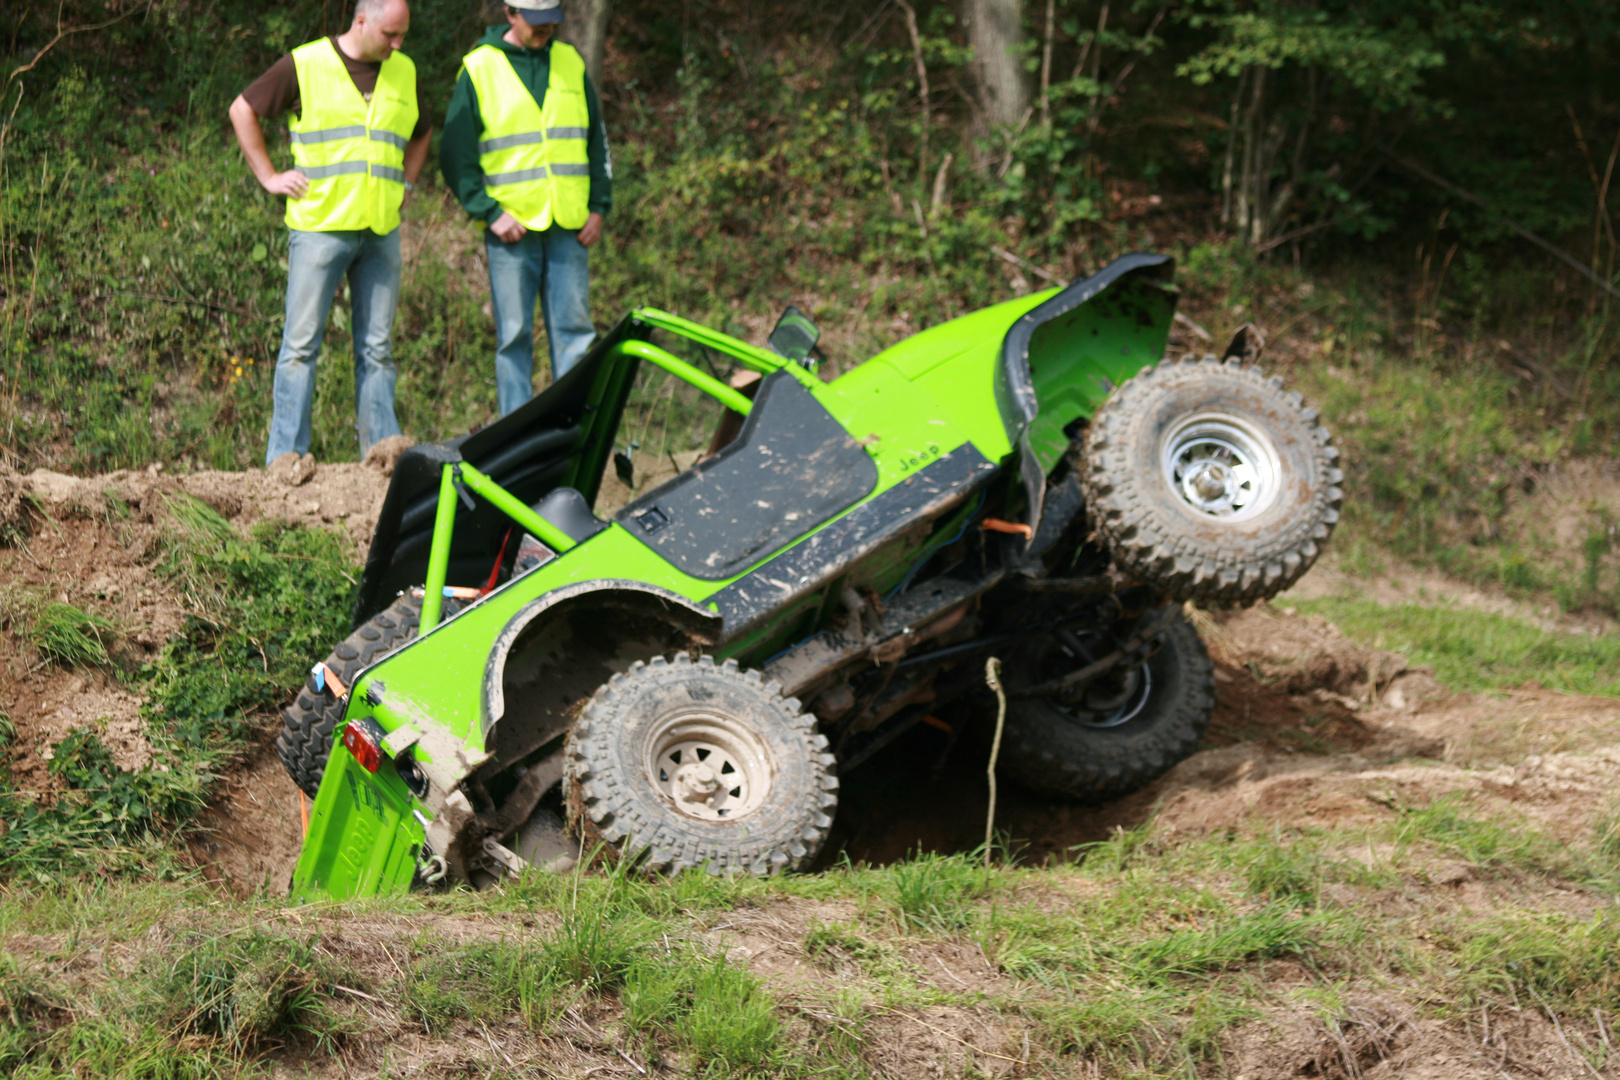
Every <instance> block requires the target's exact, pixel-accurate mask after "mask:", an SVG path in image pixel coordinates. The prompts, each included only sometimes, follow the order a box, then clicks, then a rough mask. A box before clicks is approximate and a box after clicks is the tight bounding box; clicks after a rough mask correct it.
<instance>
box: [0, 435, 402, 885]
mask: <svg viewBox="0 0 1620 1080" xmlns="http://www.w3.org/2000/svg"><path fill="white" fill-rule="evenodd" d="M395 457H397V454H396V455H395ZM392 460H393V459H391V458H389V457H388V456H387V455H386V454H384V455H381V456H380V457H379V458H378V461H377V462H376V463H375V464H373V465H356V464H343V465H315V464H314V463H313V462H312V461H311V462H309V467H308V468H299V469H298V470H294V471H292V472H291V473H290V474H289V473H288V472H287V471H286V470H283V471H282V472H280V473H271V472H267V471H260V470H253V471H249V472H243V473H226V472H200V473H192V474H187V475H184V476H166V475H165V474H164V473H163V472H162V470H161V469H158V468H151V469H146V470H141V471H120V472H114V473H109V474H106V475H104V476H97V477H90V478H79V477H73V476H66V475H64V474H62V473H55V472H51V471H49V470H46V469H39V470H36V471H35V472H33V473H31V474H29V475H28V476H20V475H18V474H17V473H15V472H13V471H11V470H9V469H7V468H5V467H4V466H0V582H3V583H4V584H3V585H0V672H4V681H3V684H0V712H3V713H4V714H5V715H7V716H8V717H9V718H10V720H11V723H12V725H13V726H14V727H15V728H16V736H15V738H14V739H13V740H12V743H11V745H10V746H9V747H7V748H6V749H5V750H4V751H0V753H3V754H4V755H5V765H6V767H8V768H9V769H10V771H11V773H12V776H13V778H14V781H15V783H16V786H17V788H18V789H20V790H23V791H28V792H33V793H36V794H37V795H39V796H41V797H46V798H48V797H50V794H51V793H52V792H53V791H54V790H56V786H57V782H56V778H55V777H53V776H52V775H51V774H50V771H49V763H50V761H51V759H52V756H53V747H55V746H56V744H58V743H59V742H61V740H62V739H63V738H64V737H66V736H67V735H68V733H69V732H71V731H73V730H75V729H77V728H90V729H92V730H94V731H95V732H96V733H97V735H98V736H99V737H100V738H101V741H102V742H103V743H104V744H105V745H106V747H107V748H108V750H109V751H111V753H112V755H113V758H114V760H115V762H116V763H117V764H118V766H119V767H120V768H122V769H126V770H135V769H139V768H141V767H142V766H144V765H145V764H146V763H147V762H148V761H149V760H150V758H151V748H150V747H149V746H148V745H147V743H146V740H145V738H144V735H143V733H142V730H143V728H142V721H141V707H142V705H143V704H144V700H143V699H142V698H141V696H140V695H139V694H138V693H135V692H132V691H131V690H129V689H128V688H127V687H124V686H122V685H120V684H119V683H118V681H117V680H116V679H114V678H113V677H111V676H110V675H109V674H107V673H106V672H103V671H100V670H97V669H94V668H82V669H77V670H67V671H64V670H62V669H61V668H59V667H57V666H54V665H53V664H51V663H50V662H49V661H48V659H47V657H46V656H45V655H43V654H42V653H41V652H40V650H39V648H38V643H37V642H36V641H34V640H33V638H32V636H31V634H30V632H29V627H30V626H32V624H33V619H32V613H33V612H34V611H36V610H37V609H38V608H39V607H40V606H41V605H44V604H50V603H58V604H70V605H73V606H74V607H77V608H81V609H83V610H86V611H90V612H93V613H95V614H96V615H98V616H101V617H103V618H106V619H107V620H109V621H110V622H111V623H112V624H113V626H114V627H115V630H114V632H113V633H112V634H111V635H110V637H109V639H108V642H107V645H108V648H109V650H110V653H111V655H112V658H113V660H115V661H117V662H119V663H122V664H124V665H126V666H129V665H138V664H139V663H141V662H143V661H145V660H148V659H150V658H151V657H153V656H155V655H156V654H157V653H158V651H159V650H161V649H162V648H163V645H164V644H165V642H167V641H168V640H169V639H171V638H172V637H174V636H175V635H177V634H178V633H179V632H180V631H181V629H182V627H183V626H184V625H185V620H186V618H187V616H188V614H190V613H191V604H190V602H189V601H188V600H187V598H186V597H185V596H183V595H181V594H179V593H178V592H176V591H175V589H174V587H173V586H172V585H171V584H170V583H169V582H168V581H167V580H166V579H165V578H163V577H162V576H160V575H159V574H157V573H156V572H155V570H154V566H155V563H156V560H157V559H158V558H159V557H160V555H161V546H162V539H163V536H164V533H165V531H166V530H168V529H170V528H172V527H173V523H172V519H171V518H170V516H169V511H168V507H167V502H168V500H170V499H172V498H174V497H175V496H176V495H178V494H181V493H184V494H186V495H191V496H193V497H195V498H197V499H200V500H202V501H203V502H205V503H207V504H208V505H209V506H211V507H213V508H214V509H215V510H216V511H218V512H219V514H220V515H221V516H223V517H224V518H225V519H226V520H228V521H230V522H231V523H232V524H233V525H235V526H237V527H238V528H240V529H243V530H247V529H249V528H251V527H252V526H253V525H255V524H257V523H259V522H261V521H266V520H272V519H279V520H285V521H291V522H298V523H303V524H320V525H326V526H336V527H338V528H339V529H340V530H341V531H342V532H343V533H344V534H345V535H346V536H348V538H349V540H350V542H351V544H352V552H353V556H354V558H355V560H356V561H359V560H360V559H361V558H363V557H364V554H365V551H366V547H367V546H368V545H369V544H370V541H371V533H372V531H373V529H374V528H375V526H376V518H377V512H378V510H379V509H380V508H381V505H382V499H383V496H384V495H385V493H386V491H387V484H388V480H387V473H386V471H385V470H387V469H389V468H391V466H392ZM35 508H37V510H36V509H35ZM289 790H291V789H290V788H289ZM296 815H297V808H296V803H294V805H293V818H292V820H293V821H294V822H296V819H297V818H296ZM283 825H285V820H284V819H278V821H277V824H276V829H275V836H278V837H279V836H281V835H282V833H284V832H285V830H284V829H282V828H281V826H283ZM294 836H296V833H295V834H294ZM261 841H263V843H264V844H267V845H268V846H267V849H266V850H267V854H266V856H265V858H267V859H273V853H274V852H275V851H277V850H278V848H277V841H276V840H274V839H273V838H270V837H269V836H268V834H267V836H266V837H264V838H261ZM256 843H259V842H256ZM244 873H247V874H248V875H249V876H252V875H253V874H255V873H256V874H257V877H254V880H258V879H259V878H262V876H263V874H262V872H261V871H257V870H250V871H244ZM234 876H235V875H233V877H234Z"/></svg>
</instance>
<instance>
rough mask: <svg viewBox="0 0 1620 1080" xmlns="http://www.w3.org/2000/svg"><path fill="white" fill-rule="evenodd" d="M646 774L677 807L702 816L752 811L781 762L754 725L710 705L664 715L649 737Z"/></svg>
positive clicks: (727, 817)
mask: <svg viewBox="0 0 1620 1080" xmlns="http://www.w3.org/2000/svg"><path fill="white" fill-rule="evenodd" d="M646 770H647V777H648V778H649V779H650V780H651V781H652V783H653V786H654V787H656V788H657V789H658V793H659V795H660V796H662V797H663V799H664V801H665V802H666V803H668V804H669V805H670V806H671V807H672V808H674V810H675V811H676V812H677V813H679V814H681V815H682V816H684V817H689V818H693V819H695V820H697V821H711V822H721V823H724V822H730V821H736V820H738V819H739V818H744V817H747V816H748V815H749V814H752V813H753V812H754V811H756V810H758V809H759V808H760V806H762V805H763V804H764V802H765V800H766V799H767V798H768V797H769V796H770V793H771V781H772V778H773V777H774V775H775V773H776V762H775V759H774V758H773V757H772V756H771V752H770V749H769V748H768V747H767V746H766V745H765V740H764V739H762V738H761V737H760V736H759V733H758V732H756V731H755V730H754V729H753V728H751V727H749V726H748V725H747V724H744V723H742V722H740V721H738V720H737V719H736V718H735V717H730V716H725V715H723V714H720V713H716V712H710V711H708V710H692V711H687V712H681V713H678V714H676V715H674V716H671V717H668V718H666V719H664V720H663V721H661V722H660V723H659V724H658V726H657V727H656V728H655V729H654V730H653V732H652V735H651V737H650V738H649V739H648V742H647V758H646Z"/></svg>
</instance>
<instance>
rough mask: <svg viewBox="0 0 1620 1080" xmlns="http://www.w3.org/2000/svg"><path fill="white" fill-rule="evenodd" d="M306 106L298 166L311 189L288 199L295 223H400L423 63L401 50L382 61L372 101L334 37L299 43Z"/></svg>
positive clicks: (322, 228) (318, 226) (297, 137)
mask: <svg viewBox="0 0 1620 1080" xmlns="http://www.w3.org/2000/svg"><path fill="white" fill-rule="evenodd" d="M292 55H293V65H294V67H295V68H297V71H298V96H299V98H300V100H301V102H302V109H303V114H302V115H301V116H299V117H297V118H296V119H295V120H294V121H293V122H292V123H291V124H290V125H289V128H290V138H291V141H292V153H293V168H294V169H296V170H297V171H298V172H301V173H303V174H304V176H306V177H307V178H308V179H309V181H310V184H309V190H308V192H306V193H305V195H304V197H303V198H301V199H293V198H289V199H288V200H287V226H288V227H289V228H293V229H300V230H304V231H306V232H334V231H337V230H346V229H370V230H371V231H373V232H375V233H379V234H387V233H389V232H391V231H392V230H394V229H395V228H397V227H398V226H399V206H400V203H401V202H402V201H404V198H405V186H404V185H405V145H406V144H407V143H408V142H409V141H410V138H411V132H412V131H413V130H415V128H416V120H417V116H418V109H417V101H416V65H415V64H414V63H412V62H411V59H410V58H409V57H408V56H406V55H405V54H404V53H400V52H396V53H394V54H393V55H392V56H390V57H389V58H388V59H387V60H384V61H383V62H382V68H381V70H379V71H378V73H377V87H376V89H375V90H374V91H372V94H371V101H370V102H369V103H368V102H367V101H366V99H365V98H364V97H362V96H361V95H360V91H359V90H358V89H356V88H355V85H354V79H353V77H351V76H350V75H349V71H348V68H347V67H345V66H344V63H343V58H342V57H341V56H339V55H338V52H337V49H336V48H335V47H334V46H333V45H332V42H331V39H329V38H322V39H321V40H320V41H312V42H310V43H309V44H308V45H300V46H299V47H298V48H296V49H294V50H293V54H292Z"/></svg>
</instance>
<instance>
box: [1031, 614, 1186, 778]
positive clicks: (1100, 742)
mask: <svg viewBox="0 0 1620 1080" xmlns="http://www.w3.org/2000/svg"><path fill="white" fill-rule="evenodd" d="M1099 644H1100V642H1099ZM1078 645H1079V647H1078V648H1071V647H1070V646H1068V645H1065V643H1064V642H1062V641H1060V640H1059V639H1057V638H1055V637H1054V638H1048V639H1045V640H1043V641H1042V642H1040V643H1039V644H1038V645H1037V646H1036V647H1034V648H1031V649H1029V650H1027V651H1025V652H1024V653H1022V654H1021V655H1019V656H1017V657H1016V658H1014V659H1012V660H1009V661H1008V664H1007V680H1006V681H1007V687H1008V691H1009V695H1010V700H1009V701H1008V703H1007V725H1006V731H1005V733H1004V735H1003V739H1002V749H1001V768H1002V769H1003V770H1005V771H1006V773H1007V775H1008V776H1010V777H1012V778H1013V779H1015V780H1017V781H1018V782H1019V783H1021V784H1023V785H1024V786H1025V787H1027V788H1030V789H1031V790H1033V791H1037V792H1040V793H1041V794H1044V795H1054V796H1057V797H1060V798H1065V799H1082V800H1087V801H1100V800H1103V799H1112V798H1117V797H1119V796H1121V795H1125V794H1127V793H1129V792H1132V791H1135V790H1136V789H1137V788H1139V787H1142V786H1143V785H1144V784H1147V783H1150V782H1151V781H1153V780H1156V779H1158V778H1159V777H1160V776H1162V775H1164V774H1165V773H1166V772H1168V771H1169V770H1170V768H1171V767H1172V766H1174V765H1175V764H1176V763H1177V762H1179V761H1181V760H1182V759H1184V758H1186V757H1187V756H1188V755H1189V754H1191V753H1192V752H1193V751H1194V750H1195V749H1197V747H1198V741H1199V739H1201V738H1203V735H1204V729H1205V728H1206V727H1208V726H1209V717H1210V712H1211V710H1212V709H1213V708H1214V707H1215V672H1214V666H1213V665H1212V664H1211V663H1210V659H1209V653H1208V651H1206V650H1205V648H1204V643H1203V641H1201V640H1200V639H1199V637H1198V632H1197V631H1196V630H1194V629H1193V628H1192V626H1191V625H1189V624H1188V623H1187V622H1186V620H1184V619H1181V618H1179V617H1178V618H1177V619H1176V620H1175V622H1173V623H1171V624H1170V627H1169V628H1168V629H1167V630H1165V631H1164V633H1163V634H1162V635H1161V636H1160V638H1159V640H1158V646H1159V647H1158V651H1157V652H1156V653H1154V654H1153V655H1152V656H1151V657H1149V658H1148V660H1147V661H1146V662H1145V663H1141V664H1137V665H1134V666H1132V667H1129V668H1126V669H1123V670H1116V671H1114V672H1111V673H1110V674H1109V675H1107V676H1104V677H1103V678H1102V679H1099V680H1097V681H1095V682H1093V683H1090V684H1088V685H1087V686H1085V687H1084V688H1083V689H1081V690H1078V691H1076V692H1074V693H1073V694H1070V695H1066V696H1062V697H1057V696H1054V697H1050V698H1023V699H1020V698H1019V697H1018V696H1017V695H1018V688H1019V687H1020V686H1034V685H1036V684H1037V683H1043V682H1048V681H1050V680H1052V679H1056V678H1059V677H1061V676H1063V675H1065V674H1067V673H1068V672H1070V671H1073V670H1075V669H1077V668H1080V667H1083V666H1084V665H1085V664H1087V663H1088V662H1089V660H1088V658H1087V657H1086V656H1085V655H1083V653H1084V651H1085V650H1084V646H1085V645H1086V643H1085V642H1084V641H1081V642H1079V643H1078ZM1096 651H1097V650H1092V652H1093V654H1095V652H1096Z"/></svg>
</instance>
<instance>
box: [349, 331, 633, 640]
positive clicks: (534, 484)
mask: <svg viewBox="0 0 1620 1080" xmlns="http://www.w3.org/2000/svg"><path fill="white" fill-rule="evenodd" d="M644 333H645V330H644V329H642V328H641V327H640V326H639V324H636V323H634V322H633V320H632V319H631V318H630V317H628V316H627V317H626V318H624V319H622V320H620V322H619V323H618V325H616V326H615V327H613V329H611V330H609V331H608V332H607V333H606V334H603V335H602V336H601V337H599V338H598V339H597V340H596V343H595V344H594V345H593V346H592V347H591V350H590V351H589V352H588V353H586V354H585V357H584V359H582V360H581V361H580V362H579V364H578V365H576V366H575V367H574V368H573V369H572V370H571V371H569V372H568V374H566V375H564V376H563V377H562V378H560V379H558V380H557V381H556V382H554V383H552V384H551V385H550V386H548V387H546V388H545V389H544V390H542V391H541V392H540V393H539V394H538V395H536V396H535V397H534V398H533V399H532V400H531V401H529V402H528V403H527V404H525V405H523V406H522V407H521V408H518V409H516V410H514V411H513V412H512V413H511V414H510V415H507V416H504V417H502V418H501V419H499V420H497V421H496V422H495V423H493V424H490V425H489V426H488V427H486V428H483V429H482V430H479V431H475V432H473V433H472V434H470V435H463V436H461V437H460V438H456V439H451V440H449V441H447V442H442V443H422V444H421V445H419V446H413V447H411V448H410V449H409V450H407V451H405V452H404V453H403V454H401V455H400V457H399V462H398V463H397V464H396V465H395V466H394V477H393V480H392V481H391V482H390V483H389V485H388V495H387V497H386V498H385V499H384V500H383V506H382V511H381V514H380V515H379V516H378V519H377V531H376V532H375V533H373V534H372V538H371V550H370V552H369V554H367V556H366V568H365V573H364V576H363V577H361V579H360V591H359V595H358V596H357V597H356V599H355V611H354V620H355V625H356V626H359V625H360V624H361V623H362V622H364V621H365V620H367V619H369V618H370V617H371V616H372V615H374V614H376V613H377V612H378V611H381V610H382V609H383V608H385V607H387V606H388V604H389V603H390V602H391V601H392V600H393V598H394V596H395V594H396V593H398V592H399V591H400V590H401V589H406V588H410V587H411V586H413V585H420V584H421V583H422V582H423V581H425V580H426V579H427V559H428V550H429V549H430V548H431V546H432V543H433V517H434V510H435V508H436V506H437V505H438V497H439V474H440V472H441V470H442V469H443V467H444V465H445V464H446V463H447V462H457V461H465V462H468V463H470V464H471V465H472V466H473V467H475V468H476V469H478V470H479V471H480V472H482V473H484V474H485V475H487V476H489V477H490V478H491V479H493V480H494V481H495V482H496V483H497V484H499V485H501V487H503V488H505V489H506V490H507V491H509V492H511V493H512V494H513V495H515V496H517V498H519V499H521V500H522V501H523V502H524V503H526V504H530V505H532V504H534V503H535V502H536V501H538V500H539V499H540V498H541V496H543V495H545V494H546V493H547V492H548V491H550V490H551V489H552V488H555V487H557V486H558V485H561V484H573V485H575V486H577V487H579V488H580V489H581V491H582V493H583V496H584V499H585V501H586V502H589V501H591V500H592V499H594V498H595V495H596V485H597V483H598V482H599V481H600V478H601V463H602V462H605V461H606V454H607V453H608V452H610V451H611V447H603V446H594V445H590V444H591V442H592V440H591V439H590V437H589V435H588V432H589V431H590V430H604V429H605V430H607V431H609V432H610V433H611V430H612V428H613V427H615V426H616V425H617V420H616V418H617V415H618V412H619V411H620V410H622V409H623V408H624V396H625V395H627V394H628V392H629V383H630V381H631V380H629V379H624V380H622V392H620V393H618V394H615V395H613V400H604V401H599V402H598V403H597V404H596V405H595V406H593V405H592V404H591V400H590V399H591V393H592V388H593V387H594V386H595V385H596V384H597V383H598V381H599V380H598V377H599V376H600V375H601V374H602V373H603V372H602V368H603V365H604V358H605V356H606V354H607V351H608V350H609V349H610V348H611V347H612V346H613V345H615V344H617V343H618V342H619V341H622V340H624V339H625V338H626V337H637V336H642V335H643V334H644ZM593 409H597V410H604V411H607V410H610V411H611V412H612V414H613V417H612V418H611V422H610V423H609V424H607V425H603V424H601V423H595V422H593V421H594V420H595V419H598V417H597V416H596V414H593V413H592V410H593ZM608 437H611V434H610V435H609V436H608ZM595 441H597V442H600V441H602V440H601V439H597V440H595ZM598 459H600V460H598ZM581 472H585V473H588V474H589V475H588V476H581V475H579V474H580V473H581ZM473 501H474V504H475V508H474V509H472V510H468V509H467V508H466V507H465V506H463V505H460V504H459V503H458V504H457V506H456V525H455V532H454V543H453V545H452V546H451V550H450V568H449V572H448V574H447V575H446V580H447V581H448V582H449V583H450V584H452V585H482V584H483V583H484V582H485V581H486V580H487V579H488V577H489V571H490V567H491V566H492V565H493V563H494V560H495V558H496V555H497V554H498V553H499V551H500V547H501V540H502V538H503V537H504V536H505V535H506V531H507V529H508V528H509V527H510V526H511V524H512V522H511V519H509V518H508V517H507V516H506V515H505V514H503V513H501V512H500V511H499V510H497V509H495V507H493V506H491V505H490V504H489V503H488V502H486V501H484V500H483V499H481V498H479V497H477V496H476V495H475V496H473ZM512 546H513V547H514V548H515V546H516V544H515V543H514V544H513V545H512ZM508 554H510V552H508Z"/></svg>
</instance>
